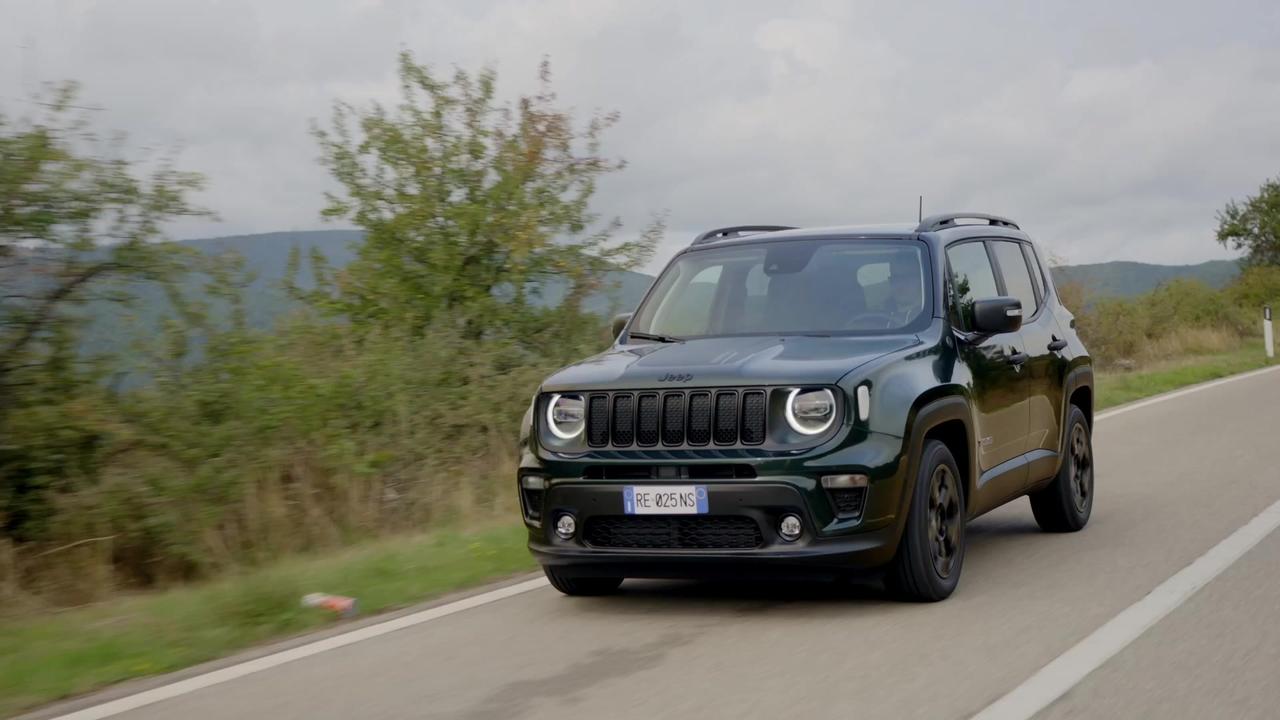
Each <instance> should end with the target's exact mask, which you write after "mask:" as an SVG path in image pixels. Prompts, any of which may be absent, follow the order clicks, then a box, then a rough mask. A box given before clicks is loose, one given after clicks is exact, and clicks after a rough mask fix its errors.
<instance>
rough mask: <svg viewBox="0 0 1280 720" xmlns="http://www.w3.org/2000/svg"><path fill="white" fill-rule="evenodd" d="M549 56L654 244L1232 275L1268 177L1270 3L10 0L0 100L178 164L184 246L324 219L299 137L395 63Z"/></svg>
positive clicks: (533, 62) (612, 196) (0, 19)
mask: <svg viewBox="0 0 1280 720" xmlns="http://www.w3.org/2000/svg"><path fill="white" fill-rule="evenodd" d="M401 48H407V49H410V50H412V51H413V52H414V53H415V54H416V55H417V57H418V59H419V60H420V61H423V62H427V63H430V64H433V65H437V66H440V67H442V68H447V67H448V66H450V65H455V64H456V65H460V66H464V67H468V68H474V67H478V66H480V65H491V66H493V67H495V68H496V69H497V70H498V72H499V75H500V82H501V89H502V91H503V92H504V94H507V95H514V94H517V93H519V92H522V91H525V90H528V89H529V88H531V87H532V86H533V82H534V80H535V76H536V66H537V63H538V61H539V59H540V58H541V57H542V56H543V55H547V56H549V57H550V59H551V61H552V64H553V72H554V74H555V86H556V88H557V90H558V91H559V93H560V95H561V98H562V100H563V101H564V102H565V103H566V104H568V105H571V106H573V107H575V108H577V109H578V110H579V111H580V113H581V115H582V116H583V117H585V116H586V115H587V114H588V113H589V112H590V111H592V110H594V109H606V110H618V111H619V112H620V113H621V115H622V121H621V123H620V124H619V125H618V126H616V127H615V128H614V129H613V130H612V131H611V134H610V135H609V136H608V137H607V138H606V148H605V149H606V151H608V152H610V153H611V154H614V155H617V156H621V157H623V158H625V159H626V160H627V161H628V163H629V166H628V168H627V169H626V170H625V171H624V172H623V173H622V174H620V175H617V176H615V177H613V178H611V179H610V180H609V181H608V182H606V183H604V184H602V186H601V188H600V192H599V195H598V202H597V207H598V209H599V210H600V211H602V212H604V213H606V214H611V215H612V214H616V215H620V216H621V217H622V218H623V220H624V222H625V223H627V224H628V226H629V227H632V228H635V227H637V226H639V225H640V224H642V223H643V222H644V221H645V220H646V219H647V218H648V216H649V215H650V213H651V212H654V211H665V212H666V213H667V215H668V220H669V226H670V229H669V232H668V234H667V239H666V246H665V251H664V252H661V253H659V258H658V259H657V261H661V260H665V257H666V256H667V255H669V254H670V251H671V250H673V249H674V248H676V247H679V246H682V245H684V244H687V242H688V240H689V239H690V236H692V235H693V234H694V233H696V232H698V231H699V230H701V229H705V228H708V227H712V226H717V225H729V224H739V223H747V222H759V223H781V224H793V225H829V224H842V223H859V222H894V221H909V220H913V219H914V217H915V212H916V196H917V195H919V194H923V195H924V196H925V208H926V212H927V211H931V210H932V211H941V210H950V209H967V210H981V211H988V212H995V213H1000V214H1006V215H1009V216H1011V217H1013V218H1014V219H1016V220H1017V221H1019V222H1020V223H1022V226H1023V228H1025V229H1027V230H1028V231H1030V232H1031V233H1032V234H1033V235H1034V236H1036V237H1037V238H1038V239H1040V240H1041V241H1042V242H1043V243H1044V244H1046V245H1047V246H1049V248H1050V249H1051V250H1053V251H1054V252H1055V253H1057V254H1058V255H1060V256H1062V257H1064V258H1065V259H1067V260H1068V261H1070V262H1072V263H1083V262H1099V261H1105V260H1116V259H1134V260H1145V261H1149V262H1163V263H1183V262H1198V261H1202V260H1207V259H1212V258H1218V257H1227V256H1228V254H1227V253H1226V251H1224V250H1223V249H1222V248H1220V247H1219V246H1218V245H1217V244H1216V243H1215V242H1214V240H1213V229H1214V227H1215V221H1214V213H1215V211H1216V210H1217V209H1218V208H1220V207H1221V206H1222V205H1223V204H1224V203H1225V202H1226V201H1227V200H1229V199H1231V198H1233V197H1234V198H1242V197H1244V196H1245V195H1247V194H1251V193H1252V192H1253V191H1254V190H1256V188H1257V187H1258V185H1259V184H1260V183H1261V182H1262V181H1263V180H1264V179H1265V178H1267V177H1271V176H1276V175H1280V2H1275V0H1270V1H1262V2H1240V3H1236V2H1171V1H1163V2H1150V3H1132V2H1115V1H1114V0H1108V1H1106V2H1058V3H1039V2H1037V3H1022V2H1009V3H1003V2H981V3H978V2H965V3H957V2H944V3H936V4H924V3H914V2H913V3H887V2H882V3H874V4H872V3H853V2H817V1H814V2H802V1H793V2H729V1H728V0H724V1H721V2H692V1H688V2H655V1H653V0H644V1H640V0H634V1H628V2H622V1H620V0H619V1H606V0H547V1H546V2H480V1H475V2H470V1H467V2H464V1H462V0H459V1H457V2H448V3H444V2H423V1H422V0H386V1H380V0H360V1H354V0H348V1H345V2H338V1H328V0H269V1H263V0H253V1H248V0H246V1H240V0H228V1H225V2H198V1H196V0H183V1H179V0H100V1H97V2H94V1H91V0H79V1H72V0H65V1H64V0H27V1H26V2H19V1H18V0H0V108H3V111H4V112H5V113H6V114H18V113H20V112H22V110H23V109H24V107H25V106H24V104H23V103H22V101H21V99H22V98H23V97H25V96H27V95H28V94H29V92H30V91H31V90H32V89H34V88H35V87H36V86H37V85H38V83H39V82H40V81H43V80H59V79H66V78H73V79H76V80H79V81H81V82H82V83H84V85H85V91H84V102H85V103H86V104H92V105H95V106H100V107H102V108H103V110H102V111H101V112H99V113H97V114H96V117H97V118H98V120H99V122H100V125H101V126H102V127H104V128H110V129H117V130H122V131H125V132H127V133H128V135H129V137H130V139H131V140H132V141H133V142H134V143H136V144H139V145H149V146H169V145H180V146H181V147H182V148H183V149H182V154H181V156H180V159H181V164H182V166H184V167H185V168H186V169H191V170H198V171H200V172H202V173H204V174H206V175H207V176H208V178H209V189H208V190H207V192H205V193H204V194H203V196H202V197H201V200H202V201H203V202H204V204H205V205H207V206H209V207H211V208H213V209H215V210H216V211H217V212H218V213H219V214H220V215H221V218H222V219H221V221H220V222H218V223H209V222H200V223H196V224H187V225H183V226H181V227H179V228H176V229H175V233H176V234H177V235H179V236H181V237H201V236H212V235H231V234H242V233H252V232H267V231H273V230H290V229H312V228H321V227H325V225H324V223H322V222H321V220H320V218H319V215H318V210H319V208H320V206H321V204H322V197H321V193H322V192H323V190H324V189H326V188H327V187H329V184H330V181H329V179H328V178H327V176H326V174H325V173H324V171H323V170H322V169H321V168H320V167H319V166H318V165H317V163H316V156H317V150H316V146H315V143H314V141H313V139H312V138H311V137H310V136H309V135H308V132H307V128H308V124H309V122H310V120H311V119H313V118H324V117H327V115H328V113H329V108H330V106H331V104H332V101H333V100H334V99H336V98H342V99H345V100H350V101H355V102H364V101H367V100H369V99H373V98H380V99H383V100H390V99H394V82H395V76H394V70H395V56H396V53H397V52H398V51H399V50H400V49H401Z"/></svg>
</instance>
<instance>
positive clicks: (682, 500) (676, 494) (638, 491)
mask: <svg viewBox="0 0 1280 720" xmlns="http://www.w3.org/2000/svg"><path fill="white" fill-rule="evenodd" d="M622 506H623V512H625V513H626V514H628V515H698V514H702V513H706V512H708V510H707V487H706V486H705V485H627V486H626V487H624V488H623V489H622Z"/></svg>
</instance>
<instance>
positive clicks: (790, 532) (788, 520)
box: [778, 515, 804, 542]
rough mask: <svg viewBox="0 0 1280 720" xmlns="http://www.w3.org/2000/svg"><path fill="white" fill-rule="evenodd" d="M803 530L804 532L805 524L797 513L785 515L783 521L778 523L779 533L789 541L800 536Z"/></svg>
mask: <svg viewBox="0 0 1280 720" xmlns="http://www.w3.org/2000/svg"><path fill="white" fill-rule="evenodd" d="M802 532H804V524H803V523H801V522H800V518H798V517H796V516H795V515H783V516H782V522H780V523H778V534H779V535H781V536H782V539H783V540H786V541H787V542H791V541H792V540H795V539H796V538H798V537H800V533H802Z"/></svg>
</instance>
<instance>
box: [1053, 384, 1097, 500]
mask: <svg viewBox="0 0 1280 720" xmlns="http://www.w3.org/2000/svg"><path fill="white" fill-rule="evenodd" d="M1082 387H1087V388H1089V393H1090V402H1089V407H1088V408H1087V409H1085V411H1084V419H1085V422H1087V423H1089V428H1090V430H1092V429H1093V416H1094V408H1093V406H1094V404H1095V403H1096V402H1097V400H1098V398H1097V396H1096V393H1094V388H1093V366H1092V365H1080V366H1077V367H1075V368H1073V369H1072V370H1071V371H1069V372H1068V373H1067V377H1066V378H1064V379H1063V382H1062V411H1061V412H1060V413H1059V420H1058V463H1057V468H1055V469H1054V474H1055V475H1056V474H1057V471H1058V469H1060V468H1061V467H1062V456H1063V453H1062V451H1063V449H1065V448H1066V447H1067V429H1068V428H1067V419H1068V418H1069V417H1070V415H1071V395H1072V394H1073V393H1075V391H1076V390H1079V389H1080V388H1082Z"/></svg>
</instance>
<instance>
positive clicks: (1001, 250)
mask: <svg viewBox="0 0 1280 720" xmlns="http://www.w3.org/2000/svg"><path fill="white" fill-rule="evenodd" d="M991 249H992V251H993V252H995V255H996V262H997V263H999V264H1000V276H1001V277H1003V278H1004V289H1005V294H1007V295H1011V296H1013V297H1016V298H1018V299H1019V300H1021V301H1022V316H1023V317H1031V316H1032V315H1035V314H1036V309H1037V308H1038V307H1039V302H1038V300H1037V298H1036V286H1035V284H1033V283H1032V281H1031V272H1030V271H1029V270H1028V268H1027V258H1026V256H1024V255H1023V254H1022V244H1021V243H1016V242H1009V241H1008V240H993V241H991Z"/></svg>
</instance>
